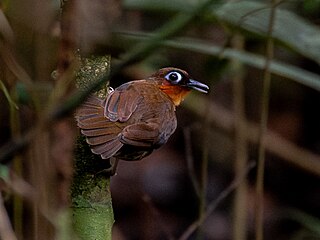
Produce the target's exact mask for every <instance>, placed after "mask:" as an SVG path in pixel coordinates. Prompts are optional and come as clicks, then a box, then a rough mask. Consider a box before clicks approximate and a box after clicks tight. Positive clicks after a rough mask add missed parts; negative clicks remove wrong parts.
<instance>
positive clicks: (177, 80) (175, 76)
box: [151, 67, 209, 106]
mask: <svg viewBox="0 0 320 240" xmlns="http://www.w3.org/2000/svg"><path fill="white" fill-rule="evenodd" d="M151 78H153V79H155V80H157V81H158V83H159V88H160V90H162V91H163V92H164V93H166V94H167V95H168V96H169V98H170V99H171V100H172V101H173V103H174V104H175V105H176V106H178V105H179V104H180V103H181V102H182V101H183V99H184V98H185V96H186V95H187V94H188V93H189V92H190V90H192V89H194V90H197V91H199V92H202V93H208V91H209V87H208V86H207V85H206V84H203V83H201V82H198V81H196V80H194V79H192V78H191V77H190V75H189V74H188V73H187V72H186V71H184V70H181V69H179V68H172V67H168V68H162V69H160V70H159V71H157V72H156V73H155V74H153V75H152V76H151Z"/></svg>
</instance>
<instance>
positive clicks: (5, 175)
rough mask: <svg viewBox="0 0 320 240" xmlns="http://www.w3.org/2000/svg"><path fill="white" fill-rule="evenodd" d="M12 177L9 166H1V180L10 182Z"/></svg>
mask: <svg viewBox="0 0 320 240" xmlns="http://www.w3.org/2000/svg"><path fill="white" fill-rule="evenodd" d="M9 176H10V169H9V168H8V166H6V165H3V164H0V179H3V180H4V181H8V179H9Z"/></svg>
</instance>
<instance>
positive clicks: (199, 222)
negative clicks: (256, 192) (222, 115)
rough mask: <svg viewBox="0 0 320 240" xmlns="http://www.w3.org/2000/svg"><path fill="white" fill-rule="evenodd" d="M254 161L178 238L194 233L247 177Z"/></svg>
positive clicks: (181, 239) (179, 239)
mask: <svg viewBox="0 0 320 240" xmlns="http://www.w3.org/2000/svg"><path fill="white" fill-rule="evenodd" d="M255 165H256V164H255V163H254V162H252V163H249V165H248V166H247V168H246V171H245V172H243V175H241V176H240V175H239V176H238V177H236V178H235V179H234V180H233V181H232V182H231V184H230V185H229V186H228V187H227V188H226V189H224V190H223V191H222V192H221V193H220V194H219V196H218V197H217V198H216V199H215V200H213V201H212V202H210V203H209V205H208V207H207V208H206V210H205V212H204V214H203V215H201V217H200V218H199V219H198V220H197V221H195V222H193V223H192V224H191V225H190V226H189V227H188V228H187V229H186V231H185V232H184V233H183V234H182V235H181V236H180V237H179V238H178V240H187V239H188V238H189V237H190V236H191V234H192V233H194V232H195V231H196V230H197V229H198V228H199V227H200V226H201V225H202V224H203V223H204V222H205V221H206V220H207V218H208V217H209V216H210V215H211V214H212V213H213V211H214V210H216V208H217V207H218V206H219V204H220V203H221V202H222V201H223V200H225V199H226V197H228V196H229V195H230V194H231V193H232V192H233V191H234V190H235V189H236V188H237V187H238V186H239V185H240V184H241V183H242V182H243V181H244V180H245V179H246V177H247V175H248V173H249V172H250V170H251V169H252V168H253V167H255Z"/></svg>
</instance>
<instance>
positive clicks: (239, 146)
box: [231, 35, 248, 240]
mask: <svg viewBox="0 0 320 240" xmlns="http://www.w3.org/2000/svg"><path fill="white" fill-rule="evenodd" d="M231 44H232V46H233V47H234V48H235V49H239V50H242V49H243V45H244V40H243V37H242V36H240V35H235V36H234V37H233V39H232V41H231ZM232 66H233V71H234V74H233V95H234V100H233V103H234V105H233V106H234V114H235V166H234V171H235V177H236V179H237V178H239V177H240V176H243V174H244V172H246V171H247V158H248V154H247V141H246V117H245V100H244V88H243V86H244V85H243V73H242V64H241V62H240V61H238V60H233V61H232ZM246 195H247V181H246V180H245V179H244V180H243V182H242V183H241V184H239V186H238V187H237V189H236V192H235V198H234V217H233V239H234V240H245V239H246V233H247V229H246V224H247V210H246V209H247V208H246V205H247V202H246Z"/></svg>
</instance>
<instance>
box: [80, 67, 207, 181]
mask: <svg viewBox="0 0 320 240" xmlns="http://www.w3.org/2000/svg"><path fill="white" fill-rule="evenodd" d="M191 90H197V91H199V92H202V93H208V91H209V87H208V86H207V85H206V84H203V83H201V82H199V81H196V80H194V79H192V78H191V77H190V75H189V74H188V73H187V72H186V71H185V70H182V69H179V68H174V67H166V68H162V69H159V70H158V71H157V72H155V73H154V74H152V75H151V76H149V77H147V78H146V79H142V80H134V81H130V82H127V83H124V84H122V85H120V86H119V87H117V88H115V89H114V90H113V91H112V92H111V93H109V94H108V95H107V97H106V98H105V99H102V98H99V97H97V96H95V95H90V96H89V97H88V98H87V100H86V101H85V102H84V103H83V104H82V105H81V106H80V107H79V108H78V109H77V110H76V121H77V126H78V127H79V128H80V129H81V133H82V134H83V135H84V136H85V137H86V142H87V143H88V144H89V145H90V148H91V151H92V152H93V153H94V154H98V155H100V156H101V158H102V159H110V160H109V161H110V165H111V167H110V168H108V169H105V172H108V174H109V175H111V176H112V175H114V174H115V173H116V168H117V164H118V161H119V160H125V161H138V160H141V159H142V158H144V157H146V156H148V155H150V154H151V153H152V152H153V150H155V149H157V148H159V147H160V146H162V145H164V144H165V143H166V142H167V141H168V139H169V137H170V136H171V135H172V134H173V133H174V131H175V130H176V128H177V118H176V107H177V106H179V105H180V103H181V102H182V101H183V100H184V98H185V97H186V96H187V95H188V93H189V92H190V91H191Z"/></svg>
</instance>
